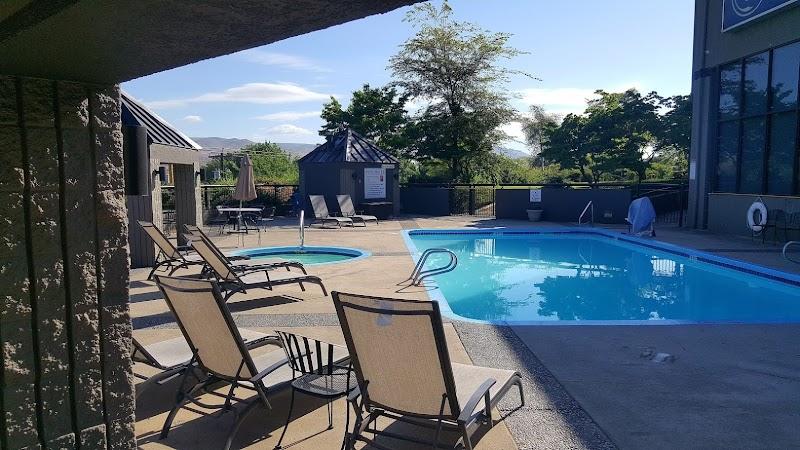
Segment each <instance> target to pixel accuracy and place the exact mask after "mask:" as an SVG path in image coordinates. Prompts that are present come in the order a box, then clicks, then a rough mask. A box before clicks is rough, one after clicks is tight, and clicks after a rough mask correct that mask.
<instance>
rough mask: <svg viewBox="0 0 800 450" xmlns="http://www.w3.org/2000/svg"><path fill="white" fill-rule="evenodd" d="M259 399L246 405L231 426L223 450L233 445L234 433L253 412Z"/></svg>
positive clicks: (228, 449) (227, 449)
mask: <svg viewBox="0 0 800 450" xmlns="http://www.w3.org/2000/svg"><path fill="white" fill-rule="evenodd" d="M259 400H260V398H257V399H256V400H254V401H253V402H252V403H250V404H249V405H247V407H246V408H245V409H244V411H242V412H241V414H239V416H238V417H236V419H235V422H234V423H233V426H231V431H229V432H228V439H226V440H225V450H230V448H231V446H232V445H233V438H234V437H236V433H238V432H239V428H241V426H242V423H243V422H244V420H245V419H246V418H247V416H249V415H250V413H252V412H253V411H254V410H255V407H256V406H258V404H259Z"/></svg>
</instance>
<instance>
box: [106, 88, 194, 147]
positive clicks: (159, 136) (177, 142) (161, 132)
mask: <svg viewBox="0 0 800 450" xmlns="http://www.w3.org/2000/svg"><path fill="white" fill-rule="evenodd" d="M120 97H121V99H122V124H123V125H134V126H141V127H145V128H146V129H147V138H148V139H149V140H150V142H151V143H155V144H162V145H169V146H172V147H180V148H185V149H190V150H199V149H201V148H202V147H201V146H200V145H199V144H198V143H197V142H195V141H193V140H192V139H191V138H189V137H188V136H186V135H185V134H183V133H181V132H180V131H178V130H177V129H176V128H175V127H173V126H172V125H170V124H169V123H168V122H167V121H166V120H164V119H162V118H161V117H159V116H158V114H156V113H154V112H153V111H150V110H149V109H147V108H146V107H145V106H144V105H142V104H141V103H139V102H137V101H136V100H134V99H133V98H131V97H130V96H129V95H128V94H126V93H125V92H121V93H120Z"/></svg>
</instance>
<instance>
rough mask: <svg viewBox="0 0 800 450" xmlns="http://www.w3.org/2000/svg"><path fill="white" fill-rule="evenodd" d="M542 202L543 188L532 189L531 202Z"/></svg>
mask: <svg viewBox="0 0 800 450" xmlns="http://www.w3.org/2000/svg"><path fill="white" fill-rule="evenodd" d="M541 202H542V190H541V189H531V203H541Z"/></svg>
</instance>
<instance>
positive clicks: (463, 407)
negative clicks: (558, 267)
mask: <svg viewBox="0 0 800 450" xmlns="http://www.w3.org/2000/svg"><path fill="white" fill-rule="evenodd" d="M333 303H334V305H335V306H336V313H337V315H338V316H339V322H340V323H341V326H342V331H343V332H344V337H345V341H346V342H347V349H348V351H349V353H350V358H351V361H352V364H353V369H354V371H355V375H356V379H357V381H358V390H359V391H360V397H361V401H360V403H359V402H358V401H357V400H358V399H357V397H356V395H355V394H351V395H350V401H351V403H353V407H354V408H355V409H356V422H355V425H354V429H353V433H352V435H351V436H349V442H348V447H347V448H350V449H352V448H355V447H354V446H355V443H356V441H362V442H366V443H367V444H368V445H370V446H372V447H374V448H379V449H385V450H390V449H389V447H386V446H384V445H380V444H379V443H376V442H375V441H374V440H373V439H370V438H368V437H367V436H366V433H367V432H369V433H377V434H380V435H382V436H387V437H392V438H395V439H402V440H406V441H410V442H416V443H420V444H425V445H428V446H433V447H437V446H440V445H441V443H440V442H439V435H440V432H441V430H442V429H443V428H446V429H451V430H455V431H457V432H459V433H460V434H461V439H460V441H461V443H462V444H463V446H464V448H466V449H468V450H469V449H472V441H471V436H472V434H473V433H474V431H475V429H476V428H477V427H478V426H479V425H480V424H482V423H485V424H486V425H487V426H489V427H491V426H493V421H492V409H493V408H494V407H495V405H496V404H497V402H498V401H499V399H500V398H502V397H503V396H504V395H505V394H506V393H507V392H508V391H509V389H511V388H512V387H513V386H517V387H518V388H519V393H520V397H521V398H522V399H523V402H524V397H522V379H521V377H520V374H519V373H518V372H515V371H513V370H504V369H493V368H488V367H479V366H471V365H466V364H458V363H453V362H450V356H449V354H448V351H447V342H446V341H445V336H444V327H443V326H442V316H441V315H440V313H439V304H438V303H436V302H428V301H415V300H395V299H388V298H380V297H369V296H363V295H355V294H345V293H343V292H333ZM523 404H524V403H523ZM379 416H386V417H391V418H393V419H395V420H400V421H404V422H408V423H411V424H415V425H419V426H422V427H428V428H433V429H435V430H436V434H435V437H434V440H433V442H430V441H429V442H424V441H421V440H420V439H417V438H415V437H414V436H405V435H399V434H397V433H393V432H390V431H388V430H383V431H379V430H375V428H374V421H375V419H377V418H378V417H379ZM384 442H385V441H384Z"/></svg>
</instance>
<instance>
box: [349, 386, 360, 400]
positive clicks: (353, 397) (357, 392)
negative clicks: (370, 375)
mask: <svg viewBox="0 0 800 450" xmlns="http://www.w3.org/2000/svg"><path fill="white" fill-rule="evenodd" d="M360 396H361V388H359V387H358V386H356V387H354V388H353V390H352V391H350V393H349V394H347V401H348V402H350V403H353V402H355V401H356V399H358V397H360Z"/></svg>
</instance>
